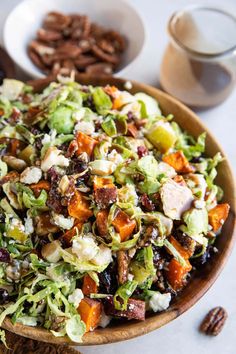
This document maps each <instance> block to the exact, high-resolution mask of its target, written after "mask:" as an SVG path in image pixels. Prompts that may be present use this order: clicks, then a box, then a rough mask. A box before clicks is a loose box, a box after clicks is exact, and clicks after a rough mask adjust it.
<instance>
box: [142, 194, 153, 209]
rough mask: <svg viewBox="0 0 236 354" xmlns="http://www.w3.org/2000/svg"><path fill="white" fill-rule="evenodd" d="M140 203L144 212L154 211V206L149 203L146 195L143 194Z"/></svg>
mask: <svg viewBox="0 0 236 354" xmlns="http://www.w3.org/2000/svg"><path fill="white" fill-rule="evenodd" d="M140 203H141V204H142V206H143V208H144V209H145V210H146V211H153V210H155V205H154V204H153V202H152V201H151V199H150V198H148V196H147V194H143V195H142V196H141V198H140Z"/></svg>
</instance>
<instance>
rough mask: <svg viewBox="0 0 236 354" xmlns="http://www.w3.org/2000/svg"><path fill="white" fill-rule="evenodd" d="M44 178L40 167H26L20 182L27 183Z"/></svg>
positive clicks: (36, 181)
mask: <svg viewBox="0 0 236 354" xmlns="http://www.w3.org/2000/svg"><path fill="white" fill-rule="evenodd" d="M41 178H42V170H41V169H40V168H38V167H26V169H25V170H24V171H23V172H22V173H21V175H20V182H21V183H25V184H32V183H38V182H39V181H40V179H41Z"/></svg>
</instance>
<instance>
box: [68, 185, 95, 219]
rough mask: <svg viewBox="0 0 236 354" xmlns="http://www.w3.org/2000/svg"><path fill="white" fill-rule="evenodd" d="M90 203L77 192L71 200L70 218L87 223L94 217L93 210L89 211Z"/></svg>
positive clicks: (69, 207) (69, 205)
mask: <svg viewBox="0 0 236 354" xmlns="http://www.w3.org/2000/svg"><path fill="white" fill-rule="evenodd" d="M89 206H90V203H89V201H88V200H87V199H86V198H85V196H84V194H83V193H81V192H79V191H75V194H74V195H73V197H72V198H71V199H70V201H69V204H68V213H69V215H70V216H73V217H74V218H76V219H78V221H81V222H85V221H87V220H88V218H90V216H92V215H93V212H92V210H90V209H89Z"/></svg>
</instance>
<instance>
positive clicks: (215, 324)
mask: <svg viewBox="0 0 236 354" xmlns="http://www.w3.org/2000/svg"><path fill="white" fill-rule="evenodd" d="M227 317H228V314H227V312H226V310H225V309H224V308H223V307H220V306H218V307H215V308H213V309H212V310H210V311H209V312H208V314H207V315H206V317H205V318H204V320H203V321H202V323H201V325H200V331H201V332H203V333H205V334H207V335H211V336H217V335H218V334H219V333H220V332H221V330H222V328H223V326H224V324H225V321H226V319H227Z"/></svg>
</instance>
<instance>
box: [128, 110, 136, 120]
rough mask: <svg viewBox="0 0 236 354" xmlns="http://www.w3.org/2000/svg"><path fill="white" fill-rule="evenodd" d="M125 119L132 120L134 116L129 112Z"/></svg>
mask: <svg viewBox="0 0 236 354" xmlns="http://www.w3.org/2000/svg"><path fill="white" fill-rule="evenodd" d="M127 118H128V121H131V120H134V119H135V116H134V114H133V112H131V111H129V112H128V113H127Z"/></svg>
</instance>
